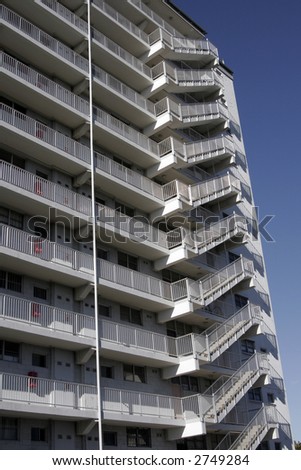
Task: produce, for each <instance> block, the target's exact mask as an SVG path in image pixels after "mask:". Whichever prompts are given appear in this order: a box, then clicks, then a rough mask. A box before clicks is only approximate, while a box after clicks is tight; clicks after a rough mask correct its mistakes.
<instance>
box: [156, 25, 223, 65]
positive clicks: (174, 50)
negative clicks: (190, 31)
mask: <svg viewBox="0 0 301 470" xmlns="http://www.w3.org/2000/svg"><path fill="white" fill-rule="evenodd" d="M149 44H150V46H151V48H150V51H149V54H148V58H149V59H151V58H153V57H155V56H157V55H160V56H162V57H163V58H164V59H170V60H197V61H198V62H199V63H200V64H202V65H208V64H209V63H211V62H215V61H217V59H218V51H217V48H216V47H214V46H213V44H211V42H210V41H208V40H207V39H188V38H184V37H174V36H173V35H172V34H170V33H168V32H167V31H164V30H163V29H161V28H158V29H156V30H155V31H153V32H152V33H151V34H150V35H149Z"/></svg>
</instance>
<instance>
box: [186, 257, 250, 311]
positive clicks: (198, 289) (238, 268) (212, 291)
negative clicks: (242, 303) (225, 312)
mask: <svg viewBox="0 0 301 470" xmlns="http://www.w3.org/2000/svg"><path fill="white" fill-rule="evenodd" d="M253 277H254V266H253V263H252V261H250V260H248V259H246V258H244V257H242V256H241V257H240V258H238V259H236V260H235V261H233V263H230V264H229V265H228V266H226V267H225V268H222V269H220V270H219V271H217V272H216V273H214V274H210V275H208V276H206V277H204V278H202V279H200V280H198V281H191V282H190V285H189V291H190V296H191V300H192V301H193V302H195V303H198V304H200V305H203V306H207V305H209V304H210V303H211V302H213V301H214V300H216V299H218V298H219V297H220V296H222V295H223V294H225V293H226V292H228V291H229V290H230V289H232V288H234V287H235V286H236V285H237V284H239V283H240V282H242V281H248V287H252V286H253V282H252V281H253Z"/></svg>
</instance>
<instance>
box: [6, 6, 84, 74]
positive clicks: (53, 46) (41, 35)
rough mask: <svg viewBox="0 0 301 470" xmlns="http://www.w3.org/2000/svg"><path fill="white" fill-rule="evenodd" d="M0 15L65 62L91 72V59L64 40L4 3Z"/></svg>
mask: <svg viewBox="0 0 301 470" xmlns="http://www.w3.org/2000/svg"><path fill="white" fill-rule="evenodd" d="M0 17H1V18H2V19H3V20H4V21H6V22H7V23H9V24H10V25H11V26H13V27H14V28H16V29H17V30H18V31H20V32H22V33H23V34H25V35H27V36H29V37H30V38H31V39H33V40H34V41H36V42H37V43H38V44H39V45H40V46H44V47H46V48H47V49H49V50H51V51H52V52H54V53H56V54H57V55H58V56H60V60H61V59H63V61H64V62H65V63H66V62H67V63H70V64H72V65H75V66H76V67H78V68H79V69H81V70H82V71H83V72H85V73H88V72H89V61H88V60H87V59H85V58H84V57H82V56H81V55H80V54H77V53H76V52H74V51H73V50H72V49H70V48H69V47H67V46H65V44H63V43H62V42H60V41H57V40H56V39H54V38H53V37H52V36H50V35H49V34H47V33H45V32H44V31H42V30H41V29H39V28H37V27H36V26H35V25H33V24H32V23H30V22H29V21H27V20H25V19H24V18H22V17H21V16H19V15H18V14H17V13H15V12H13V11H12V10H10V9H9V8H7V7H6V6H4V5H0Z"/></svg>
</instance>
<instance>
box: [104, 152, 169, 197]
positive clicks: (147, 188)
mask: <svg viewBox="0 0 301 470" xmlns="http://www.w3.org/2000/svg"><path fill="white" fill-rule="evenodd" d="M95 164H96V168H98V169H99V170H101V171H104V172H105V173H107V174H108V175H111V176H114V177H115V178H117V179H119V180H121V181H123V182H124V183H127V184H130V185H131V186H134V187H135V188H137V189H140V190H141V191H143V192H145V193H147V194H150V195H151V196H154V197H156V198H158V199H160V200H161V201H163V194H162V186H161V185H160V184H158V183H156V182H155V181H152V180H151V179H149V178H147V177H145V176H143V175H141V173H138V172H136V171H133V170H131V169H129V168H127V167H125V166H124V165H121V164H120V163H117V162H115V161H114V160H113V159H112V158H109V157H107V156H106V155H104V154H102V153H98V152H96V153H95Z"/></svg>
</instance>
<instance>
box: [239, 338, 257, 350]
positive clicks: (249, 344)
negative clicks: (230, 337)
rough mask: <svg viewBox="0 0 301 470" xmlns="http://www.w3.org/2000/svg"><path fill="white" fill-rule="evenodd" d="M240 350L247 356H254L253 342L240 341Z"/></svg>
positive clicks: (248, 340) (247, 340)
mask: <svg viewBox="0 0 301 470" xmlns="http://www.w3.org/2000/svg"><path fill="white" fill-rule="evenodd" d="M241 350H242V352H244V353H247V354H254V352H255V342H254V341H252V340H250V339H243V340H242V341H241Z"/></svg>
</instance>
